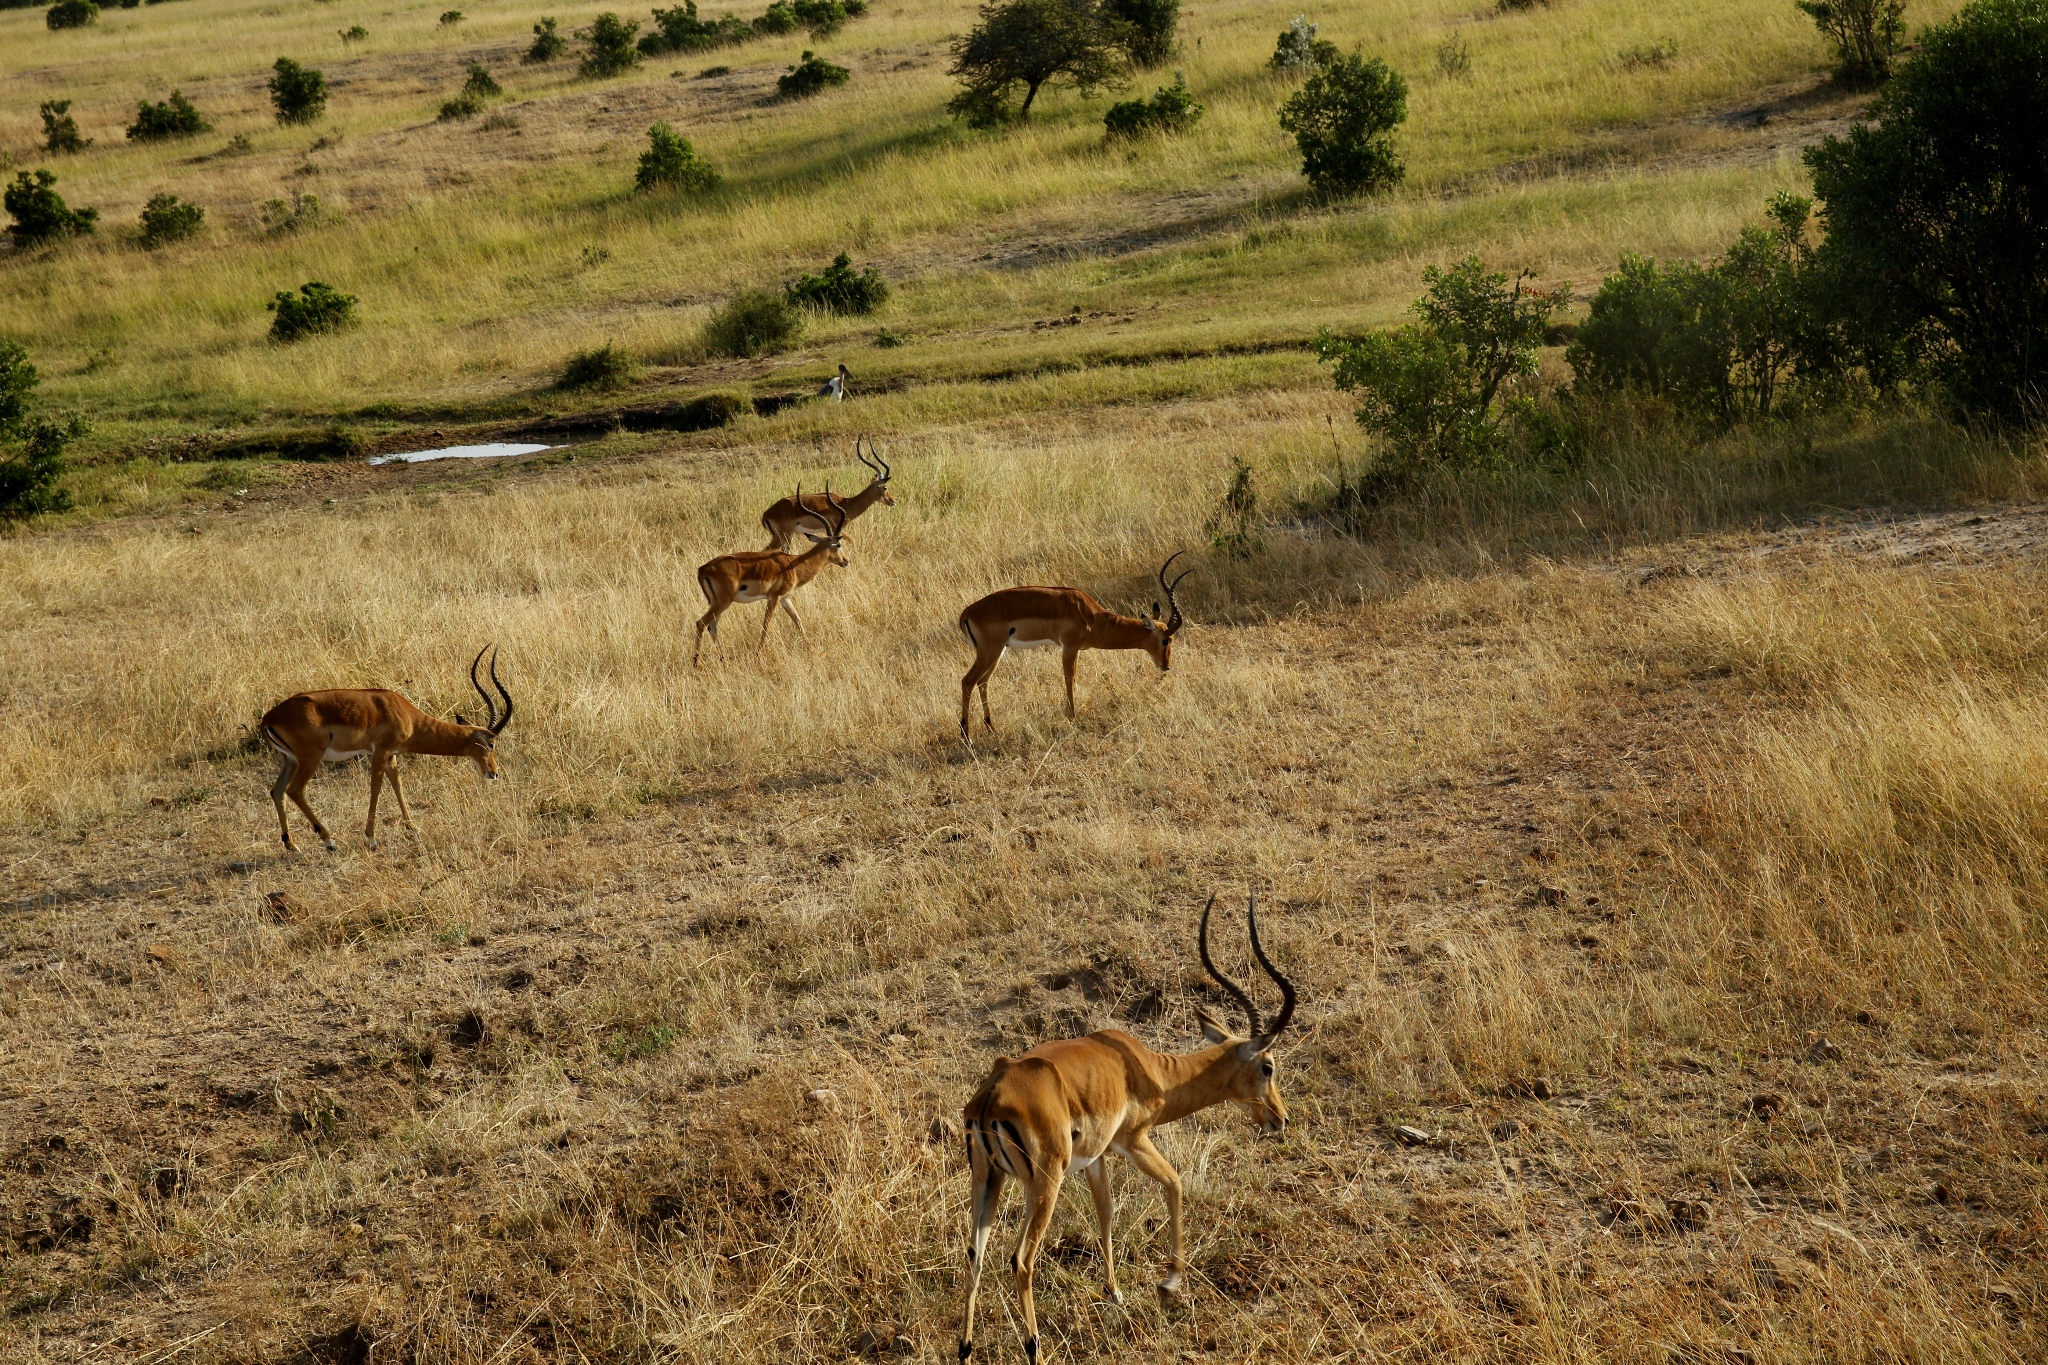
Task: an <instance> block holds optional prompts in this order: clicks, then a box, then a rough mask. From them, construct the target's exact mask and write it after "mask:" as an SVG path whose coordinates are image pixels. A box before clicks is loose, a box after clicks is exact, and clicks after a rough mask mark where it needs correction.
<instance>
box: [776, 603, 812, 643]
mask: <svg viewBox="0 0 2048 1365" xmlns="http://www.w3.org/2000/svg"><path fill="white" fill-rule="evenodd" d="M782 609H783V610H784V611H786V612H788V613H789V619H790V623H791V624H792V625H794V626H795V627H796V633H797V634H799V635H803V634H805V631H804V623H803V622H802V621H800V620H798V619H797V614H796V606H795V604H794V603H792V602H791V601H790V600H789V599H788V598H787V597H785V598H783V599H782ZM771 614H772V613H771Z"/></svg>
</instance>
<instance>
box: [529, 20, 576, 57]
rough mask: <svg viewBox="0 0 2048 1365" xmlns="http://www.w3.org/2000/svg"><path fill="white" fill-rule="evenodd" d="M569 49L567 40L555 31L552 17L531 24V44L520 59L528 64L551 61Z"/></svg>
mask: <svg viewBox="0 0 2048 1365" xmlns="http://www.w3.org/2000/svg"><path fill="white" fill-rule="evenodd" d="M568 50H569V40H568V39H567V38H564V37H563V36H562V35H561V34H560V33H557V32H556V31H555V21H554V20H553V19H543V20H541V21H540V22H539V23H537V24H535V25H534V26H533V46H531V47H529V48H527V49H526V55H525V56H524V57H522V58H520V60H521V61H523V62H526V63H528V64H530V65H536V66H537V65H539V64H541V63H543V62H551V61H553V60H554V59H555V58H557V57H559V56H561V55H562V54H563V53H564V52H566V51H568Z"/></svg>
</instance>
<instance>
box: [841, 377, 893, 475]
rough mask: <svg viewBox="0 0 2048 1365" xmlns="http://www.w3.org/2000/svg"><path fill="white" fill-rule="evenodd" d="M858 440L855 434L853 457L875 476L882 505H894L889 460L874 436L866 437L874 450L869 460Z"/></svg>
mask: <svg viewBox="0 0 2048 1365" xmlns="http://www.w3.org/2000/svg"><path fill="white" fill-rule="evenodd" d="M841 368H842V369H843V368H844V366H842V367H841ZM860 442H861V438H860V437H858V436H856V437H854V438H853V457H854V458H855V459H856V460H859V461H860V462H861V463H862V464H864V465H866V466H867V467H868V470H869V472H871V473H872V474H873V475H874V476H875V482H876V483H878V484H880V485H881V487H882V506H884V507H894V506H895V505H896V499H894V498H892V497H890V496H889V462H888V461H887V460H885V459H883V458H882V452H881V451H880V450H878V449H876V447H875V438H874V437H872V436H870V437H868V438H867V442H868V449H869V450H871V451H874V456H875V458H874V459H872V460H870V459H869V458H868V457H867V456H865V455H863V454H861V453H860Z"/></svg>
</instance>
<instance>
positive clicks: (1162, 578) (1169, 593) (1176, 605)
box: [1152, 550, 1194, 636]
mask: <svg viewBox="0 0 2048 1365" xmlns="http://www.w3.org/2000/svg"><path fill="white" fill-rule="evenodd" d="M1186 553H1187V551H1186V550H1175V551H1174V552H1173V553H1172V554H1170V555H1168V556H1167V557H1166V562H1165V563H1164V564H1161V565H1160V566H1159V586H1160V587H1162V588H1164V589H1165V590H1166V604H1167V605H1168V606H1169V607H1171V608H1173V615H1172V616H1171V617H1170V618H1169V619H1168V620H1167V622H1166V633H1167V634H1168V635H1169V636H1171V635H1172V634H1173V633H1174V632H1175V631H1177V630H1179V629H1180V625H1181V614H1180V599H1179V598H1178V597H1176V596H1174V593H1173V590H1174V589H1175V588H1177V587H1179V586H1180V580H1181V579H1183V578H1186V577H1187V576H1188V575H1189V574H1191V573H1193V572H1194V570H1193V569H1182V570H1181V571H1180V574H1179V576H1178V577H1176V578H1175V579H1174V580H1173V581H1172V582H1171V583H1169V582H1167V581H1166V571H1167V570H1168V569H1170V568H1172V567H1173V561H1174V560H1176V559H1179V558H1180V557H1181V556H1182V555H1184V554H1186ZM1152 614H1153V615H1154V616H1157V615H1159V604H1158V603H1157V602H1154V603H1153V604H1152Z"/></svg>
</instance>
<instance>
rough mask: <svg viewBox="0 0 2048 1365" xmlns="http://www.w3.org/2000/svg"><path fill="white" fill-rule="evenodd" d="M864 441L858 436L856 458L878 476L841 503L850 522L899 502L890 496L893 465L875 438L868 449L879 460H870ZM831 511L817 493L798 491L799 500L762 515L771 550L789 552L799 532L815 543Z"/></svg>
mask: <svg viewBox="0 0 2048 1365" xmlns="http://www.w3.org/2000/svg"><path fill="white" fill-rule="evenodd" d="M861 439H862V438H861V437H858V436H856V437H854V440H853V454H854V458H855V459H857V460H859V461H860V462H861V463H862V464H864V465H866V466H867V467H868V472H869V473H871V474H872V475H874V477H873V478H872V479H870V480H869V481H868V486H867V487H866V488H863V489H861V490H860V492H858V493H855V494H854V495H853V496H852V497H850V498H847V499H845V500H844V501H843V502H842V503H841V506H843V507H844V508H845V509H846V520H848V521H852V520H853V519H854V518H855V517H857V516H859V515H860V514H861V513H863V512H865V511H867V510H868V509H869V508H870V507H873V506H874V505H875V504H876V503H878V502H879V503H880V504H882V506H884V507H894V506H895V505H896V499H894V498H892V497H890V496H889V462H888V461H887V460H885V459H883V458H882V452H881V451H880V450H878V449H876V447H875V442H874V438H872V437H869V438H867V442H868V449H869V450H870V451H872V452H873V453H874V457H875V458H874V459H872V460H870V459H869V458H868V457H867V456H866V455H863V454H861V451H860V443H861ZM828 496H829V490H828ZM797 498H803V501H802V504H801V508H802V510H798V508H799V504H798V501H797ZM829 510H830V508H829V507H828V506H827V505H826V502H825V499H824V498H822V497H819V496H818V495H817V494H816V493H813V494H811V496H809V497H808V498H804V497H803V493H802V490H801V489H799V490H798V493H797V497H796V498H784V499H783V500H782V501H780V502H778V503H776V504H775V505H774V506H773V507H770V508H769V509H768V510H767V511H765V512H763V513H762V514H761V529H762V530H764V531H766V532H767V533H768V548H769V549H771V550H777V551H787V550H788V549H789V547H790V546H791V545H792V544H794V543H795V542H796V533H797V532H798V531H802V532H803V533H804V534H805V535H807V536H809V537H810V538H811V539H813V540H816V539H818V538H819V537H820V536H823V535H824V534H825V529H826V528H825V514H826V513H827V512H828V511H829Z"/></svg>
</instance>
